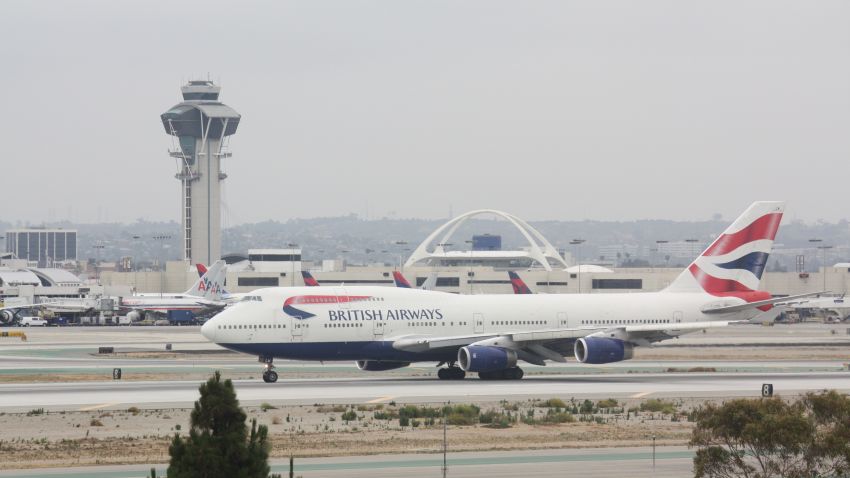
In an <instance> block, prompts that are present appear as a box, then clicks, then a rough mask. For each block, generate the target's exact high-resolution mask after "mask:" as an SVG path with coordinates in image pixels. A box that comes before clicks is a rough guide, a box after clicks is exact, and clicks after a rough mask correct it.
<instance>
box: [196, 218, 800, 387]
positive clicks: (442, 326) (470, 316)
mask: <svg viewBox="0 0 850 478" xmlns="http://www.w3.org/2000/svg"><path fill="white" fill-rule="evenodd" d="M783 210H784V203H782V202H773V201H771V202H756V203H754V204H753V205H751V206H750V207H749V208H748V209H747V210H746V211H745V212H744V213H743V214H742V215H741V216H740V217H739V218H738V219H737V220H736V221H735V222H734V223H733V224H732V225H731V226H730V227H729V228H728V229H727V230H726V231H725V232H724V233H723V234H722V235H721V236H720V237H718V238H717V239H716V240H715V241H714V242H713V243H712V244H711V246H709V247H708V249H706V250H705V252H703V253H702V255H700V256H699V257H698V258H697V259H696V260H695V261H694V262H693V263H692V264H691V265H690V266H689V267H688V268H687V269H685V270H684V271H683V272H682V273H681V274H680V275H679V277H678V278H677V279H676V280H674V281H673V283H671V284H670V286H669V287H667V288H666V289H664V290H663V291H660V292H652V293H628V294H625V293H621V294H520V295H507V294H503V295H458V294H450V293H443V292H435V291H421V290H416V289H403V288H388V287H345V286H340V287H326V288H323V290H322V292H321V293H316V291H315V289H309V288H292V287H285V288H267V289H259V290H256V291H254V292H252V293H249V294H247V295H246V296H245V297H244V298H243V300H242V301H241V302H239V303H237V304H235V305H234V306H232V307H229V308H227V309H226V310H224V311H222V312H221V313H219V314H218V315H216V316H215V317H213V318H212V319H211V320H210V321H208V322H207V323H206V324H204V326H203V327H202V328H201V332H202V333H203V335H204V336H205V337H206V338H207V339H209V340H210V341H213V342H215V343H217V344H219V345H221V346H223V347H225V348H228V349H231V350H235V351H238V352H244V353H247V354H252V355H257V356H259V359H260V361H261V362H263V363H264V364H265V372H264V373H263V380H264V381H266V382H275V381H276V380H277V378H278V375H277V373H276V372H275V371H274V366H273V359H274V358H287V359H296V360H355V361H356V362H357V366H358V367H359V368H360V369H361V370H369V371H379V370H391V369H395V368H401V367H405V366H407V365H409V364H410V363H411V362H423V361H426V362H427V361H432V362H439V365H438V366H440V365H442V364H448V367H447V368H441V369H440V371H439V373H438V376H439V377H440V378H441V379H461V378H464V377H465V375H466V373H467V372H477V373H478V376H479V377H480V378H482V379H519V378H522V376H523V371H522V369H521V368H519V367H517V363H518V362H519V361H520V360H522V361H525V362H529V363H532V364H537V365H545V361H546V360H553V361H556V362H565V361H566V359H565V356H566V355H574V356H575V358H576V360H578V361H579V362H582V363H590V364H602V363H610V362H617V361H621V360H628V359H630V358H632V356H633V350H634V347H636V346H640V345H649V344H651V343H653V342H657V341H661V340H665V339H669V338H673V337H677V336H679V335H682V334H685V333H689V332H694V331H698V330H703V329H706V328H710V327H721V326H725V325H728V324H729V323H730V322H736V321H743V320H747V319H750V318H752V317H754V316H755V315H757V314H758V313H760V311H761V310H765V309H769V308H770V307H771V306H772V305H773V304H775V303H778V302H781V301H786V300H793V299H794V298H795V297H784V298H771V295H770V293H768V292H764V291H760V290H757V288H758V285H759V281H760V279H761V275H762V272H763V271H764V268H765V265H766V264H767V258H768V254H769V253H770V250H771V247H772V245H773V239H774V237H775V235H776V231H777V229H778V228H779V223H780V220H781V218H782V213H783Z"/></svg>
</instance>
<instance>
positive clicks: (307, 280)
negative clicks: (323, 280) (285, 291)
mask: <svg viewBox="0 0 850 478" xmlns="http://www.w3.org/2000/svg"><path fill="white" fill-rule="evenodd" d="M301 277H302V278H303V279H304V285H306V286H307V287H319V281H317V280H316V278H315V277H313V274H310V273H309V272H307V271H301Z"/></svg>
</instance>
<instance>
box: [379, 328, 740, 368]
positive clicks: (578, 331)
mask: <svg viewBox="0 0 850 478" xmlns="http://www.w3.org/2000/svg"><path fill="white" fill-rule="evenodd" d="M729 324H730V321H711V322H690V323H677V324H645V325H623V326H613V327H577V328H564V329H542V330H523V331H516V332H505V333H500V334H487V333H483V334H470V335H462V336H452V337H428V336H406V337H401V338H399V339H397V340H395V341H394V342H393V348H395V349H397V350H404V351H406V352H426V351H429V350H434V349H442V348H449V347H464V346H467V345H480V346H490V347H501V348H506V349H511V350H515V351H517V352H518V354H519V357H520V358H521V359H522V360H525V361H526V362H529V363H533V364H536V365H543V364H544V363H545V362H544V360H545V359H549V360H554V361H557V362H564V361H566V360H565V359H564V355H569V354H571V353H572V345H573V343H574V342H575V341H576V340H578V339H580V338H584V337H598V338H613V339H617V340H622V341H624V342H628V343H631V344H634V345H649V344H651V343H653V342H659V341H662V340H667V339H671V338H674V337H678V336H680V335H683V334H687V333H691V332H696V331H699V330H704V329H708V328H715V327H725V326H727V325H729Z"/></svg>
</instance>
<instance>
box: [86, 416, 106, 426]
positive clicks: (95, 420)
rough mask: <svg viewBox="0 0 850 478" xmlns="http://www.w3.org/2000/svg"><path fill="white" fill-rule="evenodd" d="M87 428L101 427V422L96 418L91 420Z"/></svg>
mask: <svg viewBox="0 0 850 478" xmlns="http://www.w3.org/2000/svg"><path fill="white" fill-rule="evenodd" d="M89 426H90V427H102V426H103V422H102V421H100V420H98V419H97V418H92V419H91V421H90V422H89Z"/></svg>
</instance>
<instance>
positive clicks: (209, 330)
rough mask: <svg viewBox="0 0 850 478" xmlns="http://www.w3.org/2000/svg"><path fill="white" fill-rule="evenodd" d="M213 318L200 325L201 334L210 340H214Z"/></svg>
mask: <svg viewBox="0 0 850 478" xmlns="http://www.w3.org/2000/svg"><path fill="white" fill-rule="evenodd" d="M213 322H215V318H212V319H210V320H208V321H206V322H204V325H202V326H201V335H203V336H204V337H206V338H207V340H209V341H210V342H215V327H216V326H215V324H214V323H213Z"/></svg>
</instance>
